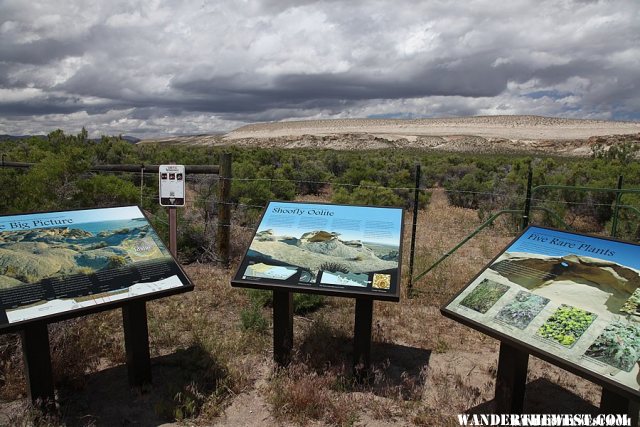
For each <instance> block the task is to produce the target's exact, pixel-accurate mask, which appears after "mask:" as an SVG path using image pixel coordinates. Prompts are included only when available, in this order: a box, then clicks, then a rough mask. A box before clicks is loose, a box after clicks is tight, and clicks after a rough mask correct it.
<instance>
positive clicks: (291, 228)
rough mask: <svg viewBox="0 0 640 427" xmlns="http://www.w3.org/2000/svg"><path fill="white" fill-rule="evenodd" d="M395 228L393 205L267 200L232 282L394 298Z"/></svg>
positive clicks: (397, 217)
mask: <svg viewBox="0 0 640 427" xmlns="http://www.w3.org/2000/svg"><path fill="white" fill-rule="evenodd" d="M401 230H402V209H398V208H382V207H368V206H345V205H332V204H315V203H294V202H270V203H269V205H268V206H267V207H266V209H265V212H264V215H263V217H262V220H261V222H260V225H259V226H258V229H257V231H256V234H255V236H254V238H253V240H252V242H251V245H250V246H249V249H248V251H247V253H246V256H245V258H244V259H243V262H242V263H241V265H240V268H239V270H238V273H237V275H236V277H235V279H234V284H238V283H239V282H245V283H246V282H253V283H263V284H276V285H278V284H280V285H288V286H293V287H296V288H297V289H302V290H304V289H326V290H344V291H348V292H354V293H369V294H373V295H376V296H383V297H388V298H387V299H394V298H396V297H397V294H398V291H399V289H398V277H399V275H398V272H399V268H400V265H399V263H400V246H401V244H400V236H401ZM236 282H238V283H236Z"/></svg>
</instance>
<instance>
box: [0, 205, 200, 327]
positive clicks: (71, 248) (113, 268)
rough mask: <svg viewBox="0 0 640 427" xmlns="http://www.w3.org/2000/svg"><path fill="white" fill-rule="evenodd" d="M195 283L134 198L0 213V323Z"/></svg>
mask: <svg viewBox="0 0 640 427" xmlns="http://www.w3.org/2000/svg"><path fill="white" fill-rule="evenodd" d="M192 288H193V285H192V284H191V283H190V281H189V279H188V278H187V276H186V275H185V274H184V272H183V271H182V270H181V269H180V267H179V266H178V264H177V263H176V262H175V260H174V259H173V257H171V255H170V253H169V251H168V250H167V248H166V247H165V246H164V244H163V243H162V241H161V240H160V238H159V237H158V235H157V234H156V232H155V231H154V230H153V228H152V227H151V225H150V224H149V222H148V220H147V218H146V217H145V216H144V214H143V213H142V211H141V210H140V208H138V207H137V206H127V207H118V208H105V209H89V210H77V211H66V212H51V213H34V214H25V215H14V216H0V330H2V329H4V328H9V327H10V326H11V327H13V326H15V325H16V324H20V323H23V322H27V321H32V320H39V319H43V318H49V317H52V316H53V317H55V316H61V315H63V314H67V313H69V312H75V311H79V313H78V315H80V314H82V313H81V312H82V311H91V310H92V309H94V310H93V311H98V310H100V309H101V308H100V307H102V306H110V305H121V303H122V302H124V301H126V300H127V299H131V298H136V299H138V298H144V297H146V298H147V299H152V298H157V297H158V296H163V295H168V294H174V293H178V292H185V291H188V290H191V289H192Z"/></svg>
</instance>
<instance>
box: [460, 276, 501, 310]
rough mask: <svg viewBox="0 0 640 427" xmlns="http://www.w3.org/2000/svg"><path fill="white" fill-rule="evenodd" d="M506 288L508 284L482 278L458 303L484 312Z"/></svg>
mask: <svg viewBox="0 0 640 427" xmlns="http://www.w3.org/2000/svg"><path fill="white" fill-rule="evenodd" d="M508 290H509V286H507V285H503V284H502V283H498V282H494V281H493V280H489V279H484V280H483V281H482V282H481V283H480V284H479V285H478V286H476V287H475V289H474V290H473V291H471V293H470V294H469V295H467V296H466V297H465V298H464V299H463V300H462V301H460V305H462V306H464V307H467V308H470V309H472V310H475V311H478V312H480V313H483V314H484V313H486V312H487V310H489V309H490V308H491V307H493V306H494V304H495V303H496V302H498V300H499V299H500V298H502V296H503V295H504V294H505V293H506V292H507V291H508Z"/></svg>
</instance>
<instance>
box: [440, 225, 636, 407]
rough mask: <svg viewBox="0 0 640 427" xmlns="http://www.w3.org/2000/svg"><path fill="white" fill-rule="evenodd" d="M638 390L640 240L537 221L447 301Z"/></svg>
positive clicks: (481, 322)
mask: <svg viewBox="0 0 640 427" xmlns="http://www.w3.org/2000/svg"><path fill="white" fill-rule="evenodd" d="M442 311H443V313H444V314H445V315H447V316H449V317H452V318H454V319H456V320H459V321H461V322H463V323H466V324H468V325H470V326H472V327H474V328H475V329H478V330H480V331H482V332H485V333H487V334H489V335H492V336H496V337H497V338H499V339H501V340H503V341H508V342H510V343H513V344H516V345H517V344H522V345H524V346H525V347H526V348H527V349H529V350H530V352H531V353H532V354H541V355H542V356H543V357H544V356H546V358H547V359H552V360H555V361H556V362H557V364H558V365H559V366H563V365H566V366H567V367H569V368H570V369H571V368H573V370H575V371H578V372H583V373H585V374H586V376H589V377H591V378H592V379H596V380H601V381H600V382H603V381H604V382H606V383H607V384H611V385H614V386H619V387H621V388H622V389H624V390H626V391H628V392H632V393H633V394H636V395H640V382H639V375H640V369H639V366H640V365H639V362H640V246H638V245H634V244H631V243H623V242H618V241H614V240H609V239H605V238H597V237H591V236H585V235H581V234H575V233H569V232H564V231H557V230H552V229H547V228H542V227H536V226H531V227H529V228H527V229H526V230H525V231H524V233H523V234H522V235H521V236H520V237H519V238H517V239H516V240H515V241H514V242H512V243H511V245H510V246H508V247H507V248H506V250H505V251H504V252H503V253H502V254H500V255H499V256H498V257H497V258H496V259H495V260H494V261H492V262H491V263H490V264H489V266H488V267H487V268H486V269H485V270H483V271H482V272H481V273H480V275H479V276H477V277H476V278H475V279H474V280H473V281H472V282H471V283H470V284H469V285H468V286H467V287H466V288H464V289H463V290H462V291H461V292H460V293H459V294H458V295H456V296H455V297H454V298H453V300H452V301H451V302H450V303H449V304H447V305H446V306H445V308H443V310H442Z"/></svg>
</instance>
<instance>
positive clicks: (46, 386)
mask: <svg viewBox="0 0 640 427" xmlns="http://www.w3.org/2000/svg"><path fill="white" fill-rule="evenodd" d="M20 338H21V340H22V353H23V358H24V367H25V375H26V377H27V378H26V379H27V389H28V392H29V396H30V397H31V401H32V402H33V403H34V404H37V405H39V406H41V407H43V408H50V407H53V406H54V404H55V395H54V391H53V374H52V370H51V353H50V350H49V331H48V329H47V324H46V323H34V324H31V325H27V326H25V327H24V329H23V330H22V332H21V335H20Z"/></svg>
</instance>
